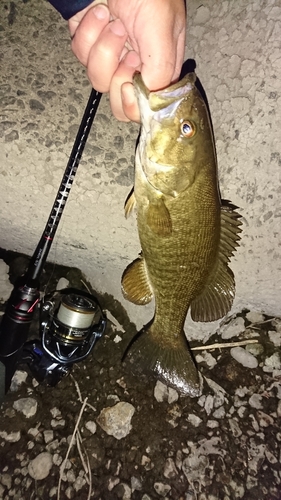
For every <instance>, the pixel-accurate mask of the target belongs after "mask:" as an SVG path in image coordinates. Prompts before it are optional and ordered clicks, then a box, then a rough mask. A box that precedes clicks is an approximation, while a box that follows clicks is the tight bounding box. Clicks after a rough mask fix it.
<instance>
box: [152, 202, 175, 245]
mask: <svg viewBox="0 0 281 500" xmlns="http://www.w3.org/2000/svg"><path fill="white" fill-rule="evenodd" d="M146 222H147V225H148V226H149V228H150V229H151V231H152V232H153V233H155V234H157V235H158V236H163V237H165V236H170V235H171V234H172V220H171V216H170V212H169V210H168V209H167V207H166V205H165V202H164V200H163V199H162V198H159V199H157V200H156V201H154V202H153V203H149V205H148V208H147V213H146Z"/></svg>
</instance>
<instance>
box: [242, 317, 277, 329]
mask: <svg viewBox="0 0 281 500" xmlns="http://www.w3.org/2000/svg"><path fill="white" fill-rule="evenodd" d="M275 319H276V317H273V318H270V319H265V320H264V321H256V322H255V323H251V324H250V325H248V326H246V330H247V328H255V326H256V325H264V323H271V321H273V320H275Z"/></svg>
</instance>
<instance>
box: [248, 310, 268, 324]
mask: <svg viewBox="0 0 281 500" xmlns="http://www.w3.org/2000/svg"><path fill="white" fill-rule="evenodd" d="M246 318H247V320H248V321H250V323H262V322H263V321H264V315H263V314H262V313H259V312H256V311H249V312H248V313H247V314H246Z"/></svg>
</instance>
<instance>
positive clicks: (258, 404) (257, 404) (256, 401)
mask: <svg viewBox="0 0 281 500" xmlns="http://www.w3.org/2000/svg"><path fill="white" fill-rule="evenodd" d="M249 405H250V406H252V408H256V409H257V410H260V409H261V408H262V396H261V395H260V394H252V396H251V397H250V399H249Z"/></svg>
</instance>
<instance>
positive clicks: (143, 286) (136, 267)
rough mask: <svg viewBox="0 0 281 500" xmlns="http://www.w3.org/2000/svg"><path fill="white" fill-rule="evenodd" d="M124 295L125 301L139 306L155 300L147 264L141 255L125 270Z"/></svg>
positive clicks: (122, 282)
mask: <svg viewBox="0 0 281 500" xmlns="http://www.w3.org/2000/svg"><path fill="white" fill-rule="evenodd" d="M121 286H122V293H123V295H124V297H125V299H127V300H129V301H130V302H133V304H137V305H145V304H148V303H149V302H150V301H151V300H152V298H153V291H152V288H151V286H150V284H149V280H148V276H147V271H146V267H145V262H144V259H143V257H142V256H141V255H140V256H139V257H138V258H137V259H135V260H134V261H133V262H132V263H131V264H129V266H128V267H127V268H126V269H125V271H124V273H123V276H122V280H121Z"/></svg>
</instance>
